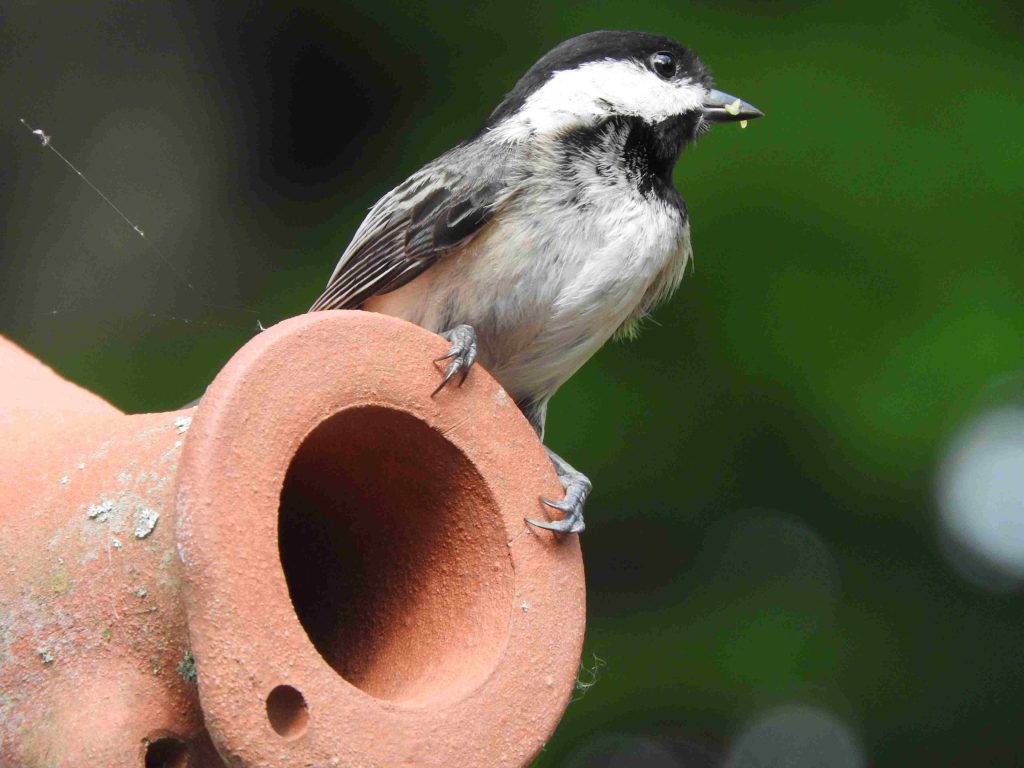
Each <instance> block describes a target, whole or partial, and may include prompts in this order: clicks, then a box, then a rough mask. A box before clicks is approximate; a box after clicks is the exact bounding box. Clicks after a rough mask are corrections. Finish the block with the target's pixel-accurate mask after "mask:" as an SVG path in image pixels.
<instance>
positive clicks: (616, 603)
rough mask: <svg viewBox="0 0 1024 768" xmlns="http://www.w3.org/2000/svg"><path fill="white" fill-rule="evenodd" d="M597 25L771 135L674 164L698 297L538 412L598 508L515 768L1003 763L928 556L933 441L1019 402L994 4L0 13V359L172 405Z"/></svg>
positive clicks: (1015, 240)
mask: <svg viewBox="0 0 1024 768" xmlns="http://www.w3.org/2000/svg"><path fill="white" fill-rule="evenodd" d="M599 28H626V29H643V30H648V31H656V32H660V33H663V34H666V35H670V36H673V37H675V38H677V39H679V40H680V41H682V42H684V43H686V44H688V45H690V46H691V47H693V48H694V49H695V50H696V51H697V52H698V53H699V54H700V55H701V57H702V58H703V59H704V60H705V61H706V62H707V63H708V64H709V65H710V67H711V68H712V70H713V72H714V73H715V76H716V80H717V84H718V85H719V87H721V88H722V89H724V90H726V91H728V92H730V93H734V94H735V95H737V96H741V97H742V98H744V99H746V100H747V101H750V102H751V103H753V104H755V105H757V106H758V107H760V108H761V109H763V110H764V111H765V112H766V113H767V118H766V119H764V120H759V121H756V122H753V123H751V125H750V127H749V128H748V129H747V130H745V131H742V130H740V129H738V128H737V127H736V126H735V125H733V126H720V127H718V128H716V129H715V130H714V131H713V132H712V133H711V134H710V135H708V136H706V137H704V138H703V139H702V140H701V142H700V143H699V145H697V146H696V147H694V148H692V149H690V150H688V151H687V152H686V153H685V154H684V156H683V158H682V160H681V162H680V164H679V166H678V168H677V171H676V182H677V184H678V186H679V188H680V190H681V191H682V193H683V195H684V197H685V198H686V200H687V203H688V205H689V208H690V212H691V217H692V222H693V242H694V248H695V253H696V264H695V268H694V270H693V272H692V273H691V274H688V275H687V278H686V280H685V281H684V284H683V287H682V289H681V290H680V292H679V293H678V294H677V296H676V297H675V299H674V300H673V301H672V303H671V304H670V305H668V306H665V307H663V308H662V309H661V310H660V311H659V312H658V313H657V316H656V318H655V320H656V321H655V322H652V323H650V325H649V327H648V328H647V329H646V332H645V333H644V334H643V335H642V337H641V338H640V340H639V341H637V342H635V343H632V344H610V345H608V346H607V347H606V348H605V349H604V350H603V351H602V352H601V353H600V354H599V355H598V356H597V357H596V358H595V359H594V360H593V361H592V362H591V363H590V364H589V365H588V366H587V367H586V368H584V369H583V371H582V372H581V373H579V374H578V375H577V376H576V377H575V378H574V379H573V380H572V381H571V382H570V383H569V384H567V385H566V386H565V387H564V388H563V390H562V391H561V392H560V393H559V395H558V396H557V397H556V398H555V400H554V401H553V403H552V406H551V409H550V418H549V423H548V437H549V441H550V444H551V445H552V447H553V448H554V449H555V450H557V451H558V452H559V453H561V454H562V455H564V456H566V457H567V458H568V459H569V460H570V461H571V462H572V463H573V464H575V465H576V466H578V467H579V468H580V469H581V470H583V471H585V472H586V473H587V474H589V475H590V477H591V478H593V480H594V482H595V489H594V492H593V495H592V496H591V499H590V502H589V505H588V508H587V520H588V522H589V529H588V530H587V532H586V534H585V536H584V538H583V546H584V554H585V561H586V566H587V579H588V611H589V626H588V632H587V641H586V647H585V654H584V664H585V666H586V669H585V670H584V672H583V674H582V678H583V680H584V681H585V682H591V681H592V680H593V677H592V673H593V672H594V671H595V670H596V678H597V679H596V683H595V684H594V685H593V686H591V687H590V688H589V689H588V690H585V691H584V690H581V691H580V692H579V693H578V694H577V696H576V700H575V701H574V702H573V703H572V704H571V705H570V707H569V709H568V711H567V713H566V716H565V719H564V721H563V722H562V724H561V726H560V727H559V729H558V730H557V732H556V733H555V735H554V737H553V738H552V740H551V741H550V743H549V744H548V745H547V747H546V748H545V750H544V752H543V753H542V754H541V755H540V757H539V758H538V760H537V762H536V765H537V766H631V765H635V766H669V767H670V766H687V767H688V768H689V767H691V766H697V767H700V766H718V765H728V766H761V765H764V766H771V765H792V766H805V765H806V766H814V765H836V766H846V765H849V766H863V765H868V764H870V765H875V766H919V765H920V766H924V765H927V766H964V765H986V766H1011V765H1024V757H1021V736H1020V731H1019V726H1020V721H1021V717H1022V715H1024V663H1022V662H1021V648H1022V646H1024V603H1022V601H1021V598H1020V596H1019V594H1017V591H1018V587H1019V585H1020V583H1021V579H1020V578H1017V577H1018V576H1022V575H1024V573H1016V572H1013V568H1012V567H1010V569H1009V571H1007V567H1002V569H1001V570H1000V568H998V567H997V568H995V572H994V571H993V568H992V567H991V566H992V564H991V563H988V564H986V563H985V562H983V561H984V560H985V557H984V552H980V553H979V552H975V551H971V550H970V547H966V548H965V546H964V545H963V544H962V542H961V543H960V544H958V543H957V540H956V536H955V535H949V533H948V531H946V529H945V528H944V527H943V524H942V520H943V513H942V510H943V503H942V492H941V489H942V488H943V482H944V480H943V474H942V473H943V472H948V471H952V470H949V469H948V468H949V467H950V466H953V465H955V461H954V460H953V459H949V458H948V455H955V450H954V451H953V454H949V452H950V451H951V450H953V449H952V448H950V446H951V445H955V444H956V443H954V442H953V441H954V440H955V436H956V435H957V434H958V433H961V432H962V430H964V429H968V428H969V427H968V426H967V425H969V424H971V423H972V420H973V419H975V418H976V417H977V416H978V415H979V414H980V413H983V412H986V411H987V410H989V409H991V408H993V407H999V408H1011V409H1012V408H1016V407H1018V406H1021V404H1022V403H1024V400H1022V399H1021V397H1020V393H1021V391H1022V389H1021V387H1020V386H1018V383H1019V380H1018V379H1016V378H1015V377H1017V376H1018V375H1019V372H1020V371H1021V369H1022V352H1024V342H1022V331H1024V302H1022V291H1024V259H1022V250H1024V216H1022V213H1024V211H1022V207H1024V206H1022V203H1024V195H1022V193H1024V142H1022V140H1021V129H1022V125H1024V98H1022V95H1021V93H1022V90H1021V87H1022V83H1024V46H1022V39H1024V12H1022V10H1021V6H1020V5H1019V4H1017V3H1014V2H1010V1H1009V0H1007V2H998V0H990V1H987V2H985V1H983V2H974V3H965V4H958V3H952V2H937V1H935V0H931V1H929V0H887V1H886V2H881V1H880V0H864V1H863V2H858V3H849V2H798V1H795V0H791V1H789V2H754V1H740V0H725V1H719V2H710V1H708V0H699V1H697V2H672V3H669V2H648V1H644V0H640V1H637V0H629V1H628V2H627V1H626V0H617V1H616V0H609V1H608V2H595V3H591V4H576V3H564V2H563V3H553V2H529V1H526V2H515V3H512V2H505V3H501V2H489V1H488V0H483V1H481V2H474V3H471V4H466V5H461V6H459V5H454V4H451V5H449V4H442V3H436V2H419V1H417V2H408V1H406V2H397V1H391V0H375V1H374V2H357V3H337V4H329V3H319V4H318V3H297V2H296V3H274V2H268V3H260V4H251V5H242V4H234V3H231V4H224V5H223V6H220V7H218V6H217V4H205V3H203V4H200V3H195V4H192V5H186V4H183V3H178V2H171V3H169V2H148V3H127V2H108V3H103V2H85V3H81V4H75V5H72V4H69V3H50V4H48V3H19V2H5V3H4V4H3V6H2V8H0V95H2V101H3V105H4V106H3V109H2V116H0V123H2V125H0V152H2V157H3V164H2V167H0V174H2V178H0V332H2V333H4V334H5V335H7V336H9V337H11V338H12V339H14V340H15V341H17V342H18V343H20V344H22V345H23V346H25V347H26V348H27V349H29V350H30V351H31V352H33V353H34V354H36V355H37V356H39V357H40V358H41V359H42V360H44V361H45V362H47V363H48V364H50V365H52V366H53V367H55V368H56V369H57V370H58V371H59V372H61V373H62V374H64V375H65V376H67V377H69V378H71V379H73V380H75V381H77V382H79V383H81V384H83V385H85V386H87V387H89V388H90V389H92V390H94V391H96V392H98V393H99V394H101V395H103V396H104V397H106V398H108V399H110V400H111V401H112V402H113V403H115V404H117V405H118V406H120V407H122V408H124V409H127V410H129V411H153V410H160V409H170V408H174V407H177V406H179V405H181V404H182V403H184V402H185V401H187V400H190V399H191V398H193V397H196V396H197V395H198V394H200V393H201V391H202V389H203V387H204V386H205V385H206V383H207V382H208V381H209V380H210V379H211V378H212V377H213V376H214V375H215V373H216V371H217V370H218V369H219V368H220V366H221V365H222V364H223V363H224V361H225V360H226V359H227V358H228V357H229V356H230V355H231V354H232V352H233V351H234V350H235V349H237V348H238V347H239V346H241V345H242V344H243V343H245V342H246V341H247V340H248V339H249V338H251V337H252V336H253V335H254V333H255V328H256V322H257V320H259V321H261V322H262V323H263V324H264V325H269V324H271V323H272V322H275V321H277V320H279V319H282V318H284V317H287V316H289V315H293V314H297V313H300V312H302V311H304V310H305V308H306V307H307V306H308V305H309V304H310V303H311V302H312V300H313V299H314V298H315V297H316V296H317V295H318V292H319V290H320V288H321V287H322V285H323V283H324V281H325V279H326V277H327V276H328V274H329V273H330V271H331V269H332V268H333V266H334V263H335V261H336V259H337V256H338V254H339V253H340V252H341V250H342V249H343V248H344V246H345V245H346V243H347V241H348V239H349V237H350V236H351V234H352V232H353V231H354V229H355V227H356V225H357V224H358V223H359V221H360V219H361V216H362V214H363V213H364V212H365V210H366V209H367V208H368V207H369V206H370V205H371V204H372V203H373V202H374V201H375V200H376V199H377V198H378V197H379V196H380V195H381V194H382V193H384V192H385V191H387V189H389V188H390V187H392V186H394V185H395V184H397V183H398V182H400V181H401V180H402V179H403V178H404V177H405V176H406V175H407V174H408V173H410V172H411V171H413V170H415V169H416V168H417V167H419V166H420V165H421V164H423V163H425V162H426V161H428V160H430V159H432V158H433V157H434V156H436V155H437V154H438V153H440V152H441V151H443V150H445V149H446V148H448V147H449V146H451V145H452V144H454V143H455V142H456V141H458V140H459V139H461V138H463V137H465V136H466V135H468V134H470V133H472V132H473V131H474V130H475V128H476V127H477V126H478V124H479V123H480V122H481V121H482V120H483V118H484V117H485V116H486V115H487V114H488V112H489V111H490V110H491V108H492V107H493V106H494V105H495V104H496V103H497V101H498V100H499V98H500V97H501V95H502V94H503V93H504V91H506V90H507V89H508V88H510V87H511V86H512V84H513V83H514V82H515V80H516V78H517V77H518V76H519V75H520V74H521V73H522V72H523V71H525V69H526V68H527V67H528V66H529V65H530V64H531V63H533V61H534V60H536V59H537V58H538V57H539V56H540V55H541V54H542V53H543V52H545V51H546V50H547V49H548V48H550V47H551V46H553V45H554V44H556V43H557V42H559V41H561V40H563V39H565V38H567V37H569V36H572V35H574V34H577V33H580V32H584V31H588V30H592V29H599ZM19 117H23V118H24V119H25V120H26V121H27V122H29V123H30V124H31V125H32V126H33V127H40V128H43V129H44V130H45V131H46V132H47V133H48V134H50V135H51V136H52V138H53V145H54V146H55V147H56V148H57V149H59V150H60V151H61V152H62V153H64V154H65V155H66V156H67V157H68V158H69V159H70V160H71V161H72V162H73V163H75V165H76V166H77V167H78V168H79V169H81V170H82V171H83V172H84V173H85V175H86V176H87V177H88V178H89V179H90V181H92V182H93V183H94V184H96V185H97V186H98V187H99V188H101V189H102V190H103V192H104V194H106V195H107V196H108V197H109V198H110V199H112V200H113V201H115V203H116V204H117V205H118V207H119V208H121V209H122V210H123V212H124V213H125V214H126V215H127V216H128V217H129V218H130V219H131V220H132V221H133V222H134V223H136V224H138V225H139V227H140V228H141V229H142V230H144V231H145V235H146V237H145V240H143V239H142V238H140V237H138V235H137V234H135V233H134V232H133V231H132V230H131V229H130V228H129V227H127V226H126V225H125V223H124V222H123V221H122V220H121V219H119V218H118V216H117V214H115V213H114V212H113V211H112V210H110V209H109V208H107V207H106V206H105V205H104V204H103V203H102V201H101V200H100V199H99V198H98V197H97V196H96V195H95V194H94V193H93V192H92V191H90V190H89V189H88V187H87V186H86V185H85V184H84V183H83V182H82V181H81V180H80V179H79V178H78V177H77V176H75V175H74V174H73V173H72V172H71V171H69V170H68V169H67V168H66V167H65V166H63V165H62V164H61V162H60V161H59V159H58V158H57V157H56V156H55V155H54V154H53V153H51V152H49V151H47V150H45V149H43V148H42V147H41V146H40V145H39V143H38V141H37V140H36V139H35V138H34V137H33V136H31V135H30V134H29V132H28V131H27V130H26V129H25V128H24V127H23V126H22V125H21V124H20V123H19V122H18V118H19ZM324 354H330V350H324ZM1017 437H1018V438H1020V435H1017ZM1021 439H1024V438H1021ZM944 457H947V458H946V459H944ZM951 462H953V463H952V464H951ZM1017 466H1019V464H1018V465H1017ZM943 467H946V468H947V469H943ZM981 488H982V495H984V492H985V489H986V488H987V486H985V484H984V483H983V484H982V486H981ZM1006 498H1007V504H1006V505H1004V506H1003V507H1002V509H1003V510H1004V512H1005V511H1006V510H1009V512H1011V513H1014V514H1015V513H1016V512H1019V511H1020V505H1021V501H1020V498H1019V497H1014V496H1013V494H1012V493H1010V494H1009V495H1008V496H1007V497H1006ZM1014 498H1016V503H1017V506H1016V507H1013V502H1014ZM1007 505H1008V506H1007ZM968 506H969V505H968ZM1015 511H1016V512H1015ZM1003 522H1004V523H1005V525H1003V527H1001V528H1000V527H999V526H997V527H996V536H997V538H999V537H1002V539H1001V540H1002V541H1003V542H1004V543H1005V542H1009V543H1011V544H1012V543H1013V542H1014V541H1018V540H1019V539H1021V538H1022V536H1024V534H1022V531H1024V520H1021V519H1020V517H1019V516H1018V517H1013V516H1012V515H1010V516H1009V517H1008V518H1007V519H1006V520H1004V521H1003ZM954 534H955V532H954ZM1015 537H1016V538H1015ZM1019 543H1021V544H1024V541H1019ZM1018 554H1019V552H1018ZM1012 555H1013V553H1012V552H1011V560H1012ZM997 565H998V564H997ZM1002 565H1003V566H1006V562H1005V558H1004V562H1003V564H1002ZM1012 565H1013V563H1012V562H1011V566H1012ZM993 573H995V576H993ZM965 576H966V578H965ZM990 576H992V578H989V577H990ZM997 577H998V578H997ZM801 761H803V762H801Z"/></svg>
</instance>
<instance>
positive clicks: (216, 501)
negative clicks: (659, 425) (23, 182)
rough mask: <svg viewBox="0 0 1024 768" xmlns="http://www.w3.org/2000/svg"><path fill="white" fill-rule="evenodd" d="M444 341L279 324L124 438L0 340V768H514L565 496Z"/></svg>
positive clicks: (554, 670) (555, 691)
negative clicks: (458, 383)
mask: <svg viewBox="0 0 1024 768" xmlns="http://www.w3.org/2000/svg"><path fill="white" fill-rule="evenodd" d="M445 351H446V343H445V342H444V341H443V340H441V339H440V338H438V337H436V336H434V335H433V334H430V333H428V332H426V331H424V330H422V329H420V328H418V327H416V326H413V325H409V324H407V323H404V322H402V321H399V320H395V319H392V318H388V317H383V316H380V315H371V314H367V313H361V312H318V313H314V314H310V315H304V316H302V317H298V318H294V319H291V320H287V321H285V322H283V323H280V324H279V325H277V326H275V327H274V328H271V329H270V330H268V331H266V332H264V333H261V334H260V335H259V336H257V337H256V338H254V339H253V340H252V341H251V342H249V343H248V344H247V345H246V346H245V347H244V348H243V349H241V350H240V351H239V352H238V353H237V354H236V355H235V356H234V358H232V360H231V361H230V362H229V363H228V364H227V366H225V368H224V369H223V370H222V371H221V373H220V375H219V376H217V378H216V380H215V381H214V382H213V384H212V385H211V386H210V388H209V390H208V391H207V393H206V395H205V397H204V398H203V401H202V403H201V404H200V405H199V407H198V408H197V409H189V410H184V411H178V412H174V413H157V414H142V415H134V416H128V415H125V414H123V413H121V412H120V411H118V410H117V409H115V408H114V407H113V406H111V405H109V404H108V403H106V402H104V401H103V400H101V399H100V398H99V397H97V396H95V395H93V394H91V393H89V392H86V391H85V390H83V389H80V388H79V387H77V386H75V385H73V384H70V383H68V382H66V381H64V380H62V379H60V378H59V377H58V376H56V375H55V374H54V373H53V372H52V371H50V370H49V369H48V368H46V367H44V366H43V365H42V364H40V363H39V362H38V361H36V360H35V359H34V358H32V357H31V356H30V355H28V354H26V353H25V352H23V351H21V350H20V349H18V348H17V347H16V346H14V345H13V344H11V343H10V342H7V341H5V340H3V339H2V338H0V377H2V379H0V436H2V437H0V765H3V766H5V767H6V766H12V768H13V767H14V766H36V765H45V766H82V765H92V766H110V767H118V766H124V767H125V768H128V767H129V766H130V767H131V768H155V767H156V766H173V767H174V768H185V767H186V766H188V767H189V768H206V767H207V766H220V765H222V764H228V765H231V766H257V765H258V766H389V767H390V766H438V767H439V768H440V767H441V766H444V768H463V767H468V766H486V767H487V768H492V767H499V766H521V765H525V764H527V763H528V762H529V761H530V760H531V758H532V757H533V756H534V755H535V754H536V753H537V752H538V750H539V749H540V748H541V746H542V745H543V744H544V742H545V740H546V739H547V738H548V737H549V735H550V734H551V732H552V730H553V729H554V727H555V724H556V723H557V721H558V719H559V717H560V716H561V714H562V712H563V710H564V708H565V706H566V704H567V702H568V699H569V696H570V693H571V691H572V687H573V683H574V680H575V676H576V672H577V666H578V663H579V657H580V648H581V642H582V636H583V624H584V591H583V571H582V565H581V558H580V550H579V543H578V540H577V538H576V537H575V536H568V537H561V538H558V537H555V536H554V535H552V534H549V533H547V532H544V531H538V530H535V529H532V528H530V527H527V526H526V525H525V524H524V522H523V518H524V517H526V516H538V515H545V514H547V513H546V511H545V509H544V508H543V506H542V505H541V504H540V502H539V500H538V497H539V496H540V495H541V494H547V495H549V496H556V497H557V496H558V494H559V493H560V485H559V483H558V480H557V479H556V477H555V475H554V472H553V471H552V468H551V466H550V464H549V462H548V460H547V457H546V456H545V453H544V451H543V449H542V447H541V445H540V443H539V442H538V440H537V438H536V436H535V435H534V433H533V431H532V430H531V429H530V427H529V426H528V424H527V423H526V421H525V419H524V418H523V417H522V415H521V414H520V413H519V411H518V409H517V408H516V407H515V405H514V404H513V403H512V402H511V400H510V399H509V398H508V396H507V395H506V394H505V392H504V390H502V388H501V387H500V386H499V385H498V384H496V383H495V382H494V380H493V379H491V378H490V377H489V376H488V375H487V373H486V372H485V371H483V370H479V369H478V370H474V371H473V372H472V374H471V375H470V376H469V378H468V379H467V380H466V382H465V385H464V386H462V387H461V388H460V387H451V388H448V389H445V390H443V391H442V392H440V393H439V394H438V395H437V396H436V397H434V398H431V397H430V393H431V392H432V391H433V389H434V387H435V386H436V385H437V381H438V379H439V376H440V371H439V369H438V368H436V367H435V366H434V365H432V363H431V359H432V357H436V356H439V355H441V354H443V353H444V352H445Z"/></svg>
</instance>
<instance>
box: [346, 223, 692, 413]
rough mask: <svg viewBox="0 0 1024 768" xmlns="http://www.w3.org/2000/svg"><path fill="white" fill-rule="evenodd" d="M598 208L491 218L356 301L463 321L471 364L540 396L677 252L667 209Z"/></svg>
mask: <svg viewBox="0 0 1024 768" xmlns="http://www.w3.org/2000/svg"><path fill="white" fill-rule="evenodd" d="M620 208H621V206H620ZM600 213H601V215H600V216H591V217H590V219H589V220H587V219H581V218H579V217H577V218H575V219H571V220H570V219H568V218H567V221H568V222H569V223H568V224H567V225H566V227H563V230H562V231H559V230H553V229H552V228H551V226H550V222H549V223H548V225H547V226H545V227H543V228H541V227H538V226H536V225H535V223H534V222H536V221H537V220H538V219H537V218H536V215H535V214H534V218H533V219H531V220H529V221H524V220H520V221H516V220H512V219H507V220H505V221H502V222H499V223H497V224H495V225H494V226H491V227H489V228H488V229H487V230H486V231H485V232H484V233H481V235H480V236H479V237H477V238H476V239H474V240H473V241H472V243H471V244H470V245H469V246H468V247H467V248H465V249H463V250H462V251H461V252H459V253H454V254H450V255H449V256H447V257H445V258H442V259H441V260H440V261H439V262H438V263H437V264H435V265H434V266H433V267H431V268H430V269H428V270H427V271H426V272H424V273H423V274H422V275H420V276H419V277H417V278H416V279H415V280H413V281H412V282H410V283H408V284H407V285H405V286H403V287H402V288H400V289H398V290H396V291H393V292H391V293H388V294H384V295H382V296H377V297H374V298H373V299H371V300H369V301H367V302H366V304H365V305H364V307H365V308H366V309H369V310H372V311H375V312H383V313H385V314H390V315H395V316H398V317H402V318H404V319H406V320H409V321H410V322H413V323H417V324H418V325H421V326H423V327H425V328H428V329H429V330H432V331H434V332H438V333H439V332H441V331H444V330H447V329H448V328H451V327H453V326H455V325H458V324H460V323H466V324H469V325H472V326H473V327H474V328H475V329H476V331H477V334H478V337H479V350H480V355H479V358H478V359H479V361H480V363H481V364H483V366H484V367H485V368H487V370H488V371H490V372H491V374H492V375H493V376H494V377H495V378H496V379H497V380H498V381H499V382H500V383H501V384H502V386H503V387H504V388H505V389H506V390H507V391H508V393H509V394H510V395H511V396H512V397H513V399H515V400H516V401H517V402H525V401H531V402H540V401H543V400H546V399H547V398H549V397H550V396H551V395H552V394H554V392H555V390H556V389H558V387H559V386H560V385H561V384H563V383H564V382H565V381H566V379H568V378H569V377H570V376H571V375H572V374H573V373H575V372H576V371H577V370H578V369H579V368H580V367H581V366H582V365H583V364H584V363H585V362H586V361H587V360H588V359H589V358H590V357H591V356H592V355H593V354H594V353H595V352H596V351H597V350H598V349H599V348H600V347H601V345H602V344H604V342H605V341H607V340H608V339H609V338H610V337H611V336H612V335H613V334H614V333H615V331H616V330H618V329H619V328H620V327H621V326H622V325H623V323H624V322H625V321H626V320H627V318H628V317H629V316H630V315H631V314H632V313H633V312H634V311H635V310H636V308H637V306H638V305H639V304H640V302H641V300H642V299H643V297H644V294H645V292H646V291H647V289H648V288H649V287H650V285H651V283H652V282H653V281H654V280H655V279H657V277H658V275H659V274H660V273H661V272H662V271H663V270H665V269H667V268H670V267H671V263H672V261H673V260H674V259H678V258H680V255H681V253H682V249H681V247H680V246H681V237H682V233H683V229H682V222H681V220H680V218H679V217H678V215H673V213H672V212H671V211H664V212H663V211H661V210H655V211H654V212H653V213H652V212H651V210H648V209H644V210H641V211H630V210H625V211H623V210H615V211H603V212H600Z"/></svg>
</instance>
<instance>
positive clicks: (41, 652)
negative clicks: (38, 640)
mask: <svg viewBox="0 0 1024 768" xmlns="http://www.w3.org/2000/svg"><path fill="white" fill-rule="evenodd" d="M36 654H37V655H38V656H39V658H40V659H42V660H43V664H53V662H54V661H55V659H56V656H54V655H53V651H52V650H51V649H49V648H47V647H46V646H43V647H42V648H37V649H36Z"/></svg>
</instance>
